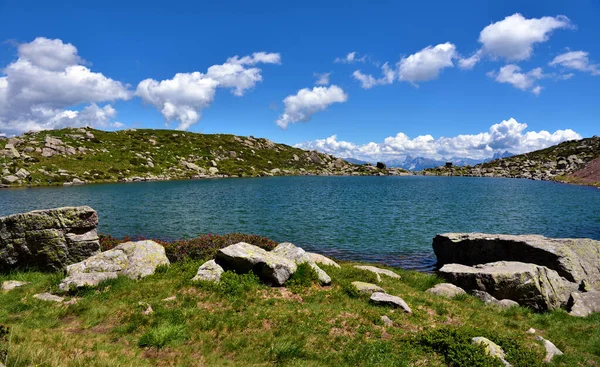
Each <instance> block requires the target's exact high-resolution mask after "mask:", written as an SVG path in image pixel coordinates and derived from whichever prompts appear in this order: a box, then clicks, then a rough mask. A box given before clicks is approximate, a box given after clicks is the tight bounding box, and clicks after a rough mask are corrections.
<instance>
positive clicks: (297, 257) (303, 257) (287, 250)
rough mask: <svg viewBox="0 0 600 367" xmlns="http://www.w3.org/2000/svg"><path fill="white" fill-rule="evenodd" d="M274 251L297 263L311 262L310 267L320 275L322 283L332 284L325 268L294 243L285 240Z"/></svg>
mask: <svg viewBox="0 0 600 367" xmlns="http://www.w3.org/2000/svg"><path fill="white" fill-rule="evenodd" d="M272 252H273V253H275V254H277V255H279V256H282V257H285V258H286V259H290V260H292V261H294V262H295V263H296V265H300V264H303V263H307V264H309V265H310V267H311V268H312V269H313V270H314V271H315V272H316V273H317V276H318V277H319V282H320V283H321V284H322V285H329V284H331V278H330V277H329V275H327V273H326V272H325V271H324V270H323V269H321V268H320V267H319V266H318V265H317V264H315V262H314V261H311V259H310V257H309V256H308V255H307V253H306V252H305V251H304V250H303V249H302V248H300V247H298V246H296V245H294V244H292V243H289V242H284V243H280V244H279V245H277V247H275V248H274V249H273V251H272Z"/></svg>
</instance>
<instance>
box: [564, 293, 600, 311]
mask: <svg viewBox="0 0 600 367" xmlns="http://www.w3.org/2000/svg"><path fill="white" fill-rule="evenodd" d="M567 310H569V315H571V316H579V317H586V316H588V315H590V314H592V313H594V312H600V291H591V292H586V293H579V292H573V293H571V295H570V296H569V301H568V302H567Z"/></svg>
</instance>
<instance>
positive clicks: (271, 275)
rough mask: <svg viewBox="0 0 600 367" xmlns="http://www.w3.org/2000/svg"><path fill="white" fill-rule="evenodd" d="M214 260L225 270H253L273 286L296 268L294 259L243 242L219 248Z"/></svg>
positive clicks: (244, 271)
mask: <svg viewBox="0 0 600 367" xmlns="http://www.w3.org/2000/svg"><path fill="white" fill-rule="evenodd" d="M215 261H216V263H217V264H219V265H220V266H222V267H223V269H225V270H232V271H235V272H237V273H248V272H250V271H253V272H254V273H255V274H256V275H258V277H259V278H260V279H262V280H263V281H265V282H267V283H269V284H273V285H275V286H282V285H283V284H284V283H285V282H286V281H287V280H288V279H289V278H290V277H291V276H292V274H294V273H295V272H296V269H297V266H296V263H295V262H294V261H292V260H289V259H286V258H284V257H282V256H279V255H277V254H274V253H272V252H269V251H266V250H263V249H262V248H260V247H258V246H254V245H251V244H249V243H245V242H240V243H236V244H234V245H230V246H227V247H225V248H222V249H220V250H219V252H217V256H216V258H215Z"/></svg>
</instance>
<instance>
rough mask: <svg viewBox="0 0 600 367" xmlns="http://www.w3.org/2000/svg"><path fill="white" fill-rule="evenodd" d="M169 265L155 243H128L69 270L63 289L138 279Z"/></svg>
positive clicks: (71, 266)
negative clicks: (117, 278) (108, 281)
mask: <svg viewBox="0 0 600 367" xmlns="http://www.w3.org/2000/svg"><path fill="white" fill-rule="evenodd" d="M161 265H169V259H167V256H166V255H165V248H164V247H162V246H161V245H159V244H158V243H156V242H154V241H148V240H147V241H138V242H125V243H122V244H120V245H118V246H116V247H115V248H113V249H112V250H108V251H104V252H101V253H99V254H97V255H94V256H91V257H89V258H87V259H85V260H84V261H82V262H79V263H77V264H73V265H69V266H68V267H67V277H66V278H65V279H63V281H62V282H61V283H60V284H59V286H58V287H59V288H60V289H61V290H68V289H70V288H71V287H83V286H92V287H93V286H96V285H98V284H99V283H100V282H102V281H104V280H107V279H114V278H116V277H117V276H119V275H122V276H126V277H128V278H130V279H139V278H143V277H146V276H148V275H151V274H154V272H155V271H156V268H157V267H159V266H161Z"/></svg>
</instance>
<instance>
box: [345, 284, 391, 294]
mask: <svg viewBox="0 0 600 367" xmlns="http://www.w3.org/2000/svg"><path fill="white" fill-rule="evenodd" d="M352 285H353V286H354V288H356V290H357V291H359V292H360V293H365V294H373V293H374V292H382V293H385V291H384V290H383V288H381V287H380V286H378V285H375V284H372V283H365V282H352Z"/></svg>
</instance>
